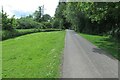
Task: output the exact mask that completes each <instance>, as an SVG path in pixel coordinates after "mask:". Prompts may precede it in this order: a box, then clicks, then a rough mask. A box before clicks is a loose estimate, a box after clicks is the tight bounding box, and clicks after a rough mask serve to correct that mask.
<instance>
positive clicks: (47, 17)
mask: <svg viewBox="0 0 120 80" xmlns="http://www.w3.org/2000/svg"><path fill="white" fill-rule="evenodd" d="M50 20H51V16H50V15H49V14H45V15H43V16H42V18H41V21H43V22H48V21H50Z"/></svg>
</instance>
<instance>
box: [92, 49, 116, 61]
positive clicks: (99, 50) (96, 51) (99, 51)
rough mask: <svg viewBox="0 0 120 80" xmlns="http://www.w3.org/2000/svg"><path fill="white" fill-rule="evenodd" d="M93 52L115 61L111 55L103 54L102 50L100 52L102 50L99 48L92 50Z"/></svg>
mask: <svg viewBox="0 0 120 80" xmlns="http://www.w3.org/2000/svg"><path fill="white" fill-rule="evenodd" d="M93 52H95V53H99V54H103V55H106V56H108V57H109V58H111V59H114V60H116V58H115V57H113V56H112V55H110V54H108V53H107V52H105V51H104V50H102V49H100V48H93Z"/></svg>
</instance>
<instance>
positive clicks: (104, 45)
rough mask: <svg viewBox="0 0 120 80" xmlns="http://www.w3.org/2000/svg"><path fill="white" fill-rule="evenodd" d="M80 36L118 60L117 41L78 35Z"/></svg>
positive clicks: (119, 45) (118, 45)
mask: <svg viewBox="0 0 120 80" xmlns="http://www.w3.org/2000/svg"><path fill="white" fill-rule="evenodd" d="M80 35H81V36H82V37H84V38H86V39H87V40H89V41H90V42H92V43H93V44H94V45H96V46H98V47H99V48H101V49H103V50H105V51H107V52H108V53H110V54H111V55H112V56H114V57H115V58H117V59H119V60H120V57H119V56H118V54H120V43H119V42H118V41H115V40H113V39H110V38H109V37H108V36H97V35H88V34H82V33H80Z"/></svg>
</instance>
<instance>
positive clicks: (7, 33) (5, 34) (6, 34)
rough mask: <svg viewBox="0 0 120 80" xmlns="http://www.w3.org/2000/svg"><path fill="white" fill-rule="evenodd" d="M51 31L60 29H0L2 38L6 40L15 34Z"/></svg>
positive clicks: (15, 35)
mask: <svg viewBox="0 0 120 80" xmlns="http://www.w3.org/2000/svg"><path fill="white" fill-rule="evenodd" d="M51 31H60V29H36V28H35V29H16V30H13V31H8V30H3V31H0V34H2V40H6V39H9V38H14V37H17V36H22V35H26V34H31V33H36V32H51ZM0 40H1V39H0Z"/></svg>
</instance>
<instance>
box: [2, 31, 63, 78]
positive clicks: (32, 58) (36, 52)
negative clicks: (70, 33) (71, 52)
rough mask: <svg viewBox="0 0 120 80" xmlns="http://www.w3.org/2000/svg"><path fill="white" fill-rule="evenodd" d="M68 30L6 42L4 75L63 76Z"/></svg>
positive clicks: (41, 33)
mask: <svg viewBox="0 0 120 80" xmlns="http://www.w3.org/2000/svg"><path fill="white" fill-rule="evenodd" d="M64 37H65V31H55V32H40V33H34V34H28V35H24V36H20V37H16V38H14V39H8V40H5V41H2V47H3V52H2V55H3V64H2V67H3V69H2V71H3V74H2V76H3V78H57V77H60V69H61V58H62V52H63V48H64Z"/></svg>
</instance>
